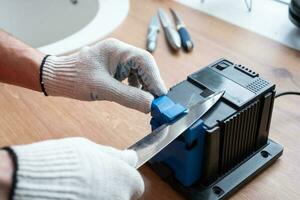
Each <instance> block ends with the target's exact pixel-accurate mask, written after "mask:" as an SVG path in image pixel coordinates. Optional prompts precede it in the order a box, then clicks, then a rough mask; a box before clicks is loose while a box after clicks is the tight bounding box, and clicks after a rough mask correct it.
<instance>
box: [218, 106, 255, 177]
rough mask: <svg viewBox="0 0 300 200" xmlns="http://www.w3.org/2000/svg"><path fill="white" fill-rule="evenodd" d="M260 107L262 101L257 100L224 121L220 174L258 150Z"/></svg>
mask: <svg viewBox="0 0 300 200" xmlns="http://www.w3.org/2000/svg"><path fill="white" fill-rule="evenodd" d="M259 108H260V102H259V101H255V102H253V103H252V104H251V105H249V106H248V107H246V108H245V109H243V110H242V111H240V112H239V113H237V114H235V115H234V116H232V117H231V118H229V119H227V120H226V121H225V122H224V124H223V126H222V127H223V131H222V132H223V134H222V135H221V137H222V138H221V149H220V150H221V152H220V155H221V156H220V165H219V173H220V174H219V175H223V174H224V173H226V172H228V171H229V170H230V169H232V168H233V167H234V166H236V165H237V164H238V163H240V162H242V161H243V160H244V159H246V158H247V157H248V156H250V155H251V154H252V153H253V152H254V151H255V150H256V139H257V131H258V120H259Z"/></svg>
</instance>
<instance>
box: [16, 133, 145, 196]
mask: <svg viewBox="0 0 300 200" xmlns="http://www.w3.org/2000/svg"><path fill="white" fill-rule="evenodd" d="M11 149H12V150H13V152H15V154H16V157H17V168H18V169H17V171H16V186H15V188H14V197H13V199H14V200H41V199H45V200H46V199H47V200H66V199H69V200H83V199H88V200H89V199H91V200H98V199H99V200H107V199H109V200H110V199H111V200H129V199H137V198H139V197H140V196H141V195H142V193H143V191H144V183H143V179H142V177H141V176H140V174H139V173H138V171H137V170H136V169H135V168H134V167H135V165H136V163H137V155H136V153H135V152H134V151H132V150H125V151H121V150H117V149H114V148H112V147H106V146H102V145H98V144H95V143H93V142H91V141H89V140H87V139H84V138H66V139H60V140H49V141H44V142H38V143H34V144H30V145H22V146H13V147H11Z"/></svg>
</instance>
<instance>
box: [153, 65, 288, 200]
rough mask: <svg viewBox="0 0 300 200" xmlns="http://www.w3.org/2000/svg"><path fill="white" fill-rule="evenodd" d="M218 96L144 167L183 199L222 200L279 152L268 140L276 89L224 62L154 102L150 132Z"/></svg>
mask: <svg viewBox="0 0 300 200" xmlns="http://www.w3.org/2000/svg"><path fill="white" fill-rule="evenodd" d="M221 90H225V94H224V96H223V97H222V98H221V99H220V100H219V102H218V103H216V105H215V106H214V107H213V108H211V109H210V110H209V111H208V112H207V113H206V114H205V115H204V116H203V117H201V119H200V120H199V121H197V122H196V123H195V124H193V125H192V126H191V127H189V128H188V129H187V130H186V131H185V132H184V133H183V134H181V135H180V136H179V137H178V138H176V139H175V140H174V141H172V142H171V143H170V144H169V145H168V146H166V147H165V148H164V149H163V150H162V151H160V152H159V153H158V154H157V155H156V156H154V157H153V158H152V159H151V160H150V161H149V162H148V163H149V164H150V166H151V168H152V169H153V170H154V171H155V172H156V173H157V174H158V175H160V176H161V177H162V178H163V179H164V180H165V181H167V182H168V183H169V184H170V185H171V186H172V187H173V188H174V189H175V190H177V191H179V192H180V193H181V194H182V195H183V196H184V197H185V198H186V199H192V200H198V199H199V200H200V199H211V200H213V199H224V198H227V197H228V196H229V195H230V194H232V193H233V192H234V191H236V190H237V189H238V188H239V187H241V186H242V185H243V184H245V183H246V182H247V181H249V180H250V179H251V178H253V177H254V176H255V175H256V174H258V173H259V172H260V171H262V170H263V169H265V168H266V167H267V166H269V165H270V164H272V163H273V162H274V161H275V160H276V159H277V158H278V157H280V156H281V155H282V152H283V147H282V146H281V145H279V144H277V143H275V142H274V141H272V140H270V139H269V138H268V136H269V129H270V122H271V117H272V109H273V103H274V97H275V85H274V84H272V83H271V82H269V81H267V80H265V79H263V78H262V77H260V76H259V74H258V73H256V72H254V71H252V70H251V69H249V68H247V67H245V66H242V65H237V64H234V63H233V62H231V61H229V60H226V59H220V60H218V61H216V62H214V63H212V64H210V65H209V66H207V67H205V68H203V69H201V70H200V71H197V72H195V73H193V74H191V75H189V76H188V77H187V80H184V81H183V82H181V83H179V84H177V85H175V86H173V87H172V88H171V89H170V90H169V92H168V94H167V95H166V96H163V97H159V98H158V99H156V100H154V102H153V104H152V112H151V114H152V119H151V126H152V129H156V128H157V127H159V126H161V125H163V124H165V123H168V122H171V121H173V120H176V119H177V118H179V117H180V116H181V115H183V114H184V112H185V111H186V109H189V108H190V107H191V106H192V105H195V104H196V103H198V102H200V101H203V100H204V99H205V98H207V97H209V95H211V94H213V93H214V92H217V91H221Z"/></svg>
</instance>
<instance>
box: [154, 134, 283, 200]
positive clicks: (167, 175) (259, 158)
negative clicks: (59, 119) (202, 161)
mask: <svg viewBox="0 0 300 200" xmlns="http://www.w3.org/2000/svg"><path fill="white" fill-rule="evenodd" d="M282 152H283V147H282V146H281V145H280V144H278V143H276V142H274V141H272V140H270V139H269V140H268V142H267V144H266V145H265V146H263V147H262V148H261V149H259V150H258V151H256V152H254V153H253V154H252V155H251V156H250V157H249V158H248V159H246V160H245V161H243V162H242V163H240V164H239V165H237V166H236V167H235V168H233V169H231V170H230V171H229V172H227V173H226V174H225V175H223V176H222V177H220V178H218V179H217V180H216V181H215V182H214V183H212V184H210V185H209V186H203V185H202V184H201V181H199V182H197V183H195V184H194V185H192V186H191V187H184V186H183V185H182V184H180V183H179V181H177V180H176V179H175V177H174V176H173V173H172V171H171V170H170V169H169V168H168V167H167V166H166V165H165V164H163V163H161V162H156V163H149V164H150V167H151V168H152V169H153V170H154V171H155V172H156V173H157V174H158V175H159V176H161V177H162V178H163V179H164V180H165V181H166V182H168V183H169V184H170V185H171V186H172V188H174V189H175V190H176V191H178V192H179V193H181V194H182V195H183V196H184V197H185V198H186V199H189V200H204V199H205V200H219V199H226V198H228V197H229V196H230V195H232V194H233V193H234V192H235V191H236V190H238V189H239V188H240V187H242V186H243V185H245V184H246V183H247V182H249V181H250V180H251V179H252V178H254V177H255V176H256V175H257V174H258V173H260V172H261V171H263V170H264V169H266V168H267V167H268V166H270V165H271V164H272V163H274V162H275V161H276V160H277V159H278V158H279V157H280V156H281V155H282Z"/></svg>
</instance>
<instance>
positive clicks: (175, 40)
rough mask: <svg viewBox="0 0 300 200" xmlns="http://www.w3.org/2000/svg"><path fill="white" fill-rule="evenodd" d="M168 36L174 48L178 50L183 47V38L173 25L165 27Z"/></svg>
mask: <svg viewBox="0 0 300 200" xmlns="http://www.w3.org/2000/svg"><path fill="white" fill-rule="evenodd" d="M164 30H165V34H166V38H167V40H168V42H169V44H170V46H171V47H172V48H173V49H174V50H178V49H180V48H181V40H180V36H179V34H178V32H177V31H176V30H175V29H174V28H172V27H165V29H164Z"/></svg>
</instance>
